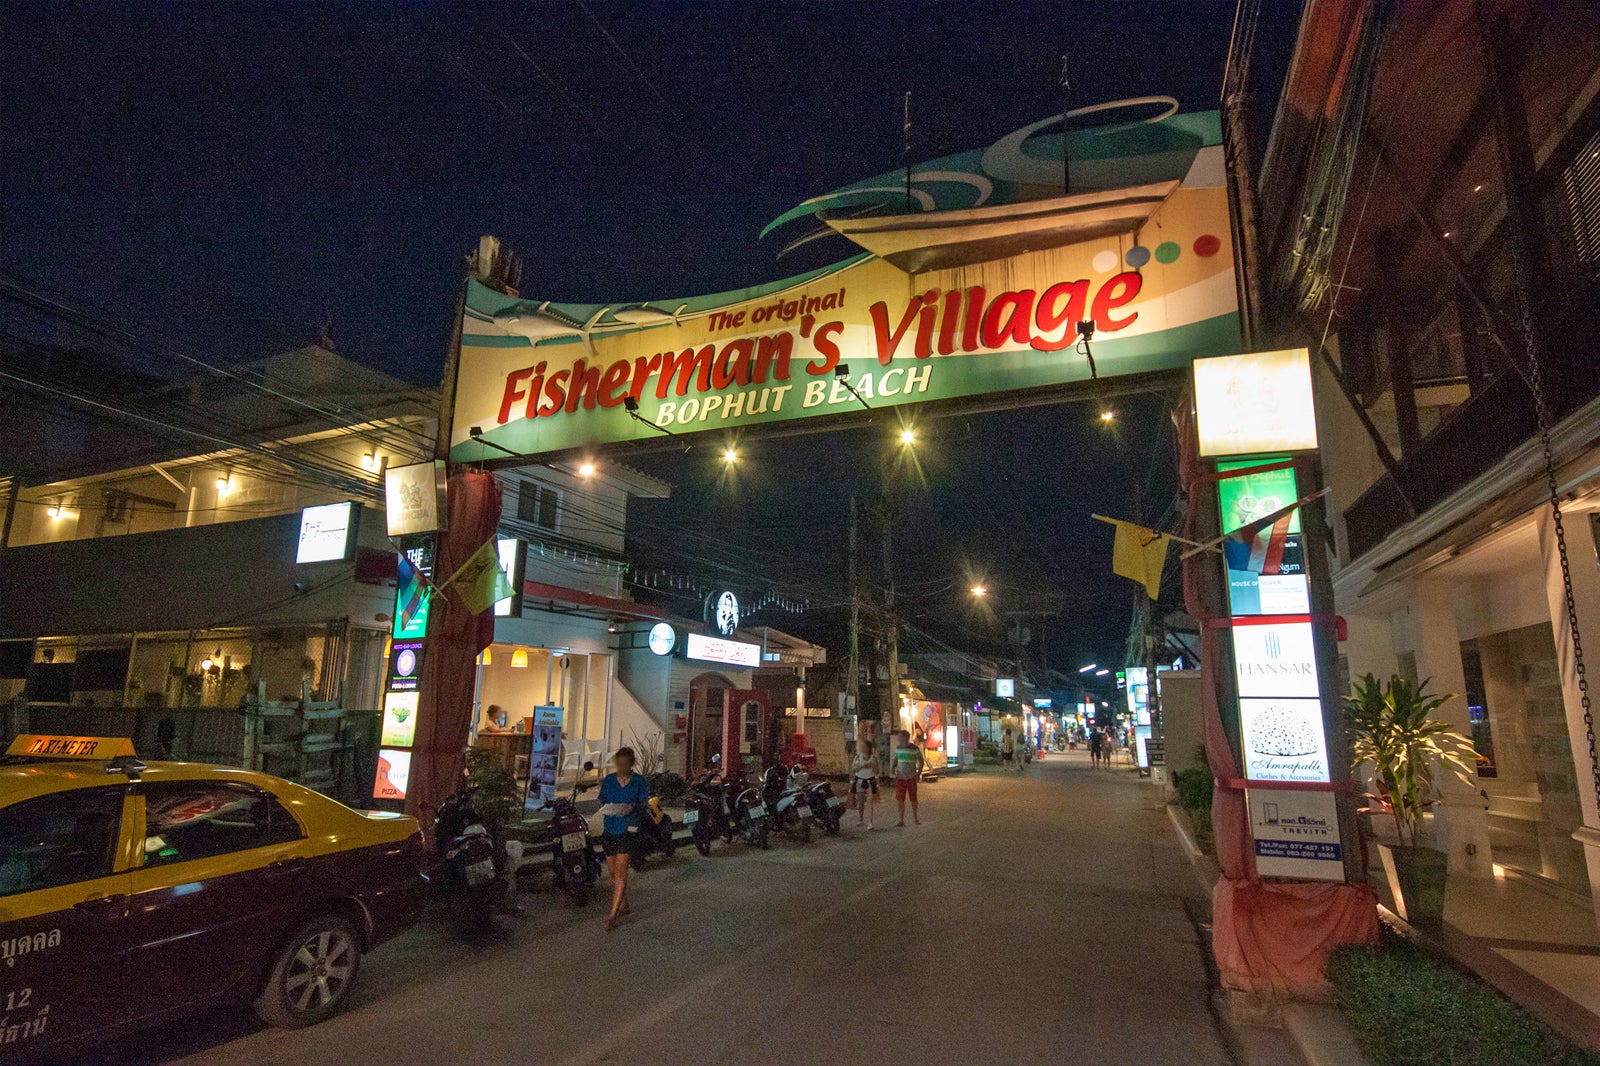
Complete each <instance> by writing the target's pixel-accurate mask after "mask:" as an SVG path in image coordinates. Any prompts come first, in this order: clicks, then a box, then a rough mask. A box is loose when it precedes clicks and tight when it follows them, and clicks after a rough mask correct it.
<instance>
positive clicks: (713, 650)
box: [684, 633, 761, 668]
mask: <svg viewBox="0 0 1600 1066" xmlns="http://www.w3.org/2000/svg"><path fill="white" fill-rule="evenodd" d="M686 645H687V646H686V648H685V650H684V654H685V655H687V656H688V657H689V658H691V659H701V660H704V661H705V662H708V663H726V664H727V665H729V666H749V667H752V668H754V667H757V666H760V665H761V645H759V644H746V643H744V642H743V641H739V640H724V639H723V638H721V637H708V636H706V635H704V634H703V633H690V634H689V637H688V640H687V641H686Z"/></svg>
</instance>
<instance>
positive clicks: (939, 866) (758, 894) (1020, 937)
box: [104, 754, 1256, 1066]
mask: <svg viewBox="0 0 1600 1066" xmlns="http://www.w3.org/2000/svg"><path fill="white" fill-rule="evenodd" d="M922 798H923V809H922V822H923V824H922V825H921V826H920V827H908V828H905V829H896V828H892V823H893V821H894V818H893V815H892V813H890V811H891V809H892V806H893V801H892V797H885V800H886V802H885V803H884V805H883V807H882V808H881V809H880V813H879V817H878V826H879V828H878V829H877V830H876V831H875V832H870V833H868V832H863V831H861V830H858V829H857V828H855V826H854V815H853V814H851V815H849V816H848V821H847V824H846V828H845V831H844V833H843V834H842V835H841V836H839V837H820V836H819V838H818V839H817V840H815V841H813V843H811V844H810V845H805V846H801V845H798V844H795V843H792V842H789V841H785V840H782V839H776V840H775V842H774V845H773V848H772V850H770V851H767V852H753V851H750V850H748V849H747V848H745V847H744V846H742V845H736V846H734V847H723V846H721V845H718V847H717V849H716V850H715V851H714V852H713V853H712V856H711V858H709V859H704V858H701V857H700V856H699V855H698V854H696V853H694V851H693V849H692V848H691V849H688V850H686V851H685V850H680V852H679V853H678V856H677V857H676V858H675V859H673V860H670V861H667V862H665V863H663V861H662V860H660V859H656V860H652V861H651V863H650V864H649V865H647V866H646V868H645V869H643V870H641V871H639V872H637V873H636V875H635V877H636V880H635V883H634V892H633V895H634V899H633V910H634V912H633V915H632V916H631V918H630V919H628V920H627V922H626V924H624V925H623V926H622V928H620V929H618V930H617V931H615V932H612V933H607V932H605V931H604V930H603V929H602V928H601V924H600V919H601V917H602V916H603V914H604V910H603V907H602V905H601V904H600V902H599V899H598V897H597V900H596V902H595V903H593V904H591V905H590V906H589V907H588V908H576V907H573V906H571V905H570V904H568V903H567V902H566V901H565V900H564V899H560V898H558V897H556V896H553V895H549V894H544V893H535V894H531V895H527V896H525V897H524V901H525V903H526V905H527V913H526V914H525V915H524V916H522V917H520V918H517V919H512V920H508V921H507V923H506V930H505V931H504V934H503V935H502V936H500V937H498V938H495V939H493V940H491V941H489V942H487V943H478V944H468V943H463V942H462V941H461V940H459V939H458V938H457V937H456V936H455V935H454V934H453V933H452V932H451V931H450V930H449V928H448V927H446V926H443V925H437V926H435V925H430V926H427V927H424V928H422V929H419V930H416V931H414V932H412V933H410V934H407V935H406V936H405V937H403V938H401V939H400V940H398V941H396V942H394V943H391V944H389V945H385V946H384V947H382V948H380V949H379V950H377V951H376V952H374V953H373V954H372V955H371V956H369V957H368V959H367V962H366V967H365V969H364V972H363V975H362V979H361V984H360V986H359V988H358V989H357V990H356V992H355V993H354V994H353V996H352V1000H351V1002H350V1003H349V1004H348V1005H347V1008H346V1009H345V1011H344V1012H343V1013H342V1014H340V1015H339V1016H338V1017H335V1018H333V1019H332V1020H330V1021H328V1022H326V1023H324V1024H322V1025H320V1026H316V1027H314V1028H311V1029H306V1030H301V1031H297V1032H289V1031H279V1030H270V1029H262V1028H260V1027H259V1026H258V1025H257V1024H256V1023H255V1022H254V1020H253V1018H251V1016H250V1015H249V1014H248V1013H247V1012H245V1011H243V1010H238V1011H233V1010H229V1011H222V1012H213V1013H212V1014H209V1015H207V1016H205V1017H202V1018H198V1019H196V1020H194V1021H192V1022H186V1023H182V1024H179V1025H174V1026H168V1027H166V1028H165V1029H163V1030H160V1031H155V1032H150V1033H146V1034H143V1035H141V1036H136V1037H133V1038H128V1039H124V1040H123V1041H121V1042H120V1045H119V1047H118V1048H114V1049H106V1050H105V1052H104V1054H105V1055H106V1056H107V1057H106V1059H105V1061H117V1062H126V1061H136V1062H150V1063H154V1062H182V1063H192V1064H202V1063H203V1064H206V1066H224V1064H230V1063H239V1064H248V1066H268V1064H280V1063H281V1064H288V1063H335V1062H336V1063H340V1064H341V1066H365V1064H372V1066H396V1064H402V1063H475V1064H499V1063H549V1064H561V1066H578V1064H589V1063H609V1062H619V1063H621V1062H627V1063H818V1062H837V1063H850V1062H874V1063H915V1064H925V1063H942V1062H1006V1063H1027V1062H1050V1063H1062V1062H1083V1063H1140V1064H1152V1063H1183V1064H1201V1066H1203V1064H1208V1063H1228V1062H1231V1061H1237V1059H1236V1056H1235V1055H1234V1054H1231V1053H1230V1042H1229V1039H1228V1038H1227V1037H1226V1036H1225V1035H1224V1033H1223V1031H1222V1030H1221V1029H1220V1027H1219V1025H1218V1023H1217V1022H1216V1020H1215V1019H1214V1017H1213V1015H1212V1013H1211V1011H1210V1009H1209V1007H1208V1002H1209V988H1208V982H1207V974H1206V968H1205V962H1204V957H1203V952H1202V947H1201V940H1200V934H1199V932H1198V931H1197V928H1196V925H1195V923H1194V922H1193V921H1191V919H1190V916H1189V915H1190V914H1191V913H1195V914H1200V915H1202V916H1203V914H1204V907H1203V904H1202V905H1201V906H1200V907H1198V908H1197V907H1195V903H1196V901H1199V900H1203V899H1204V893H1203V889H1202V887H1201V885H1200V884H1199V883H1198V881H1197V880H1196V878H1195V875H1194V874H1193V872H1192V870H1191V868H1190V866H1189V864H1188V862H1187V860H1186V858H1185V856H1184V854H1183V852H1182V850H1181V849H1180V846H1179V844H1178V842H1177V840H1176V838H1175V836H1174V834H1173V831H1172V828H1171V826H1170V824H1169V823H1168V821H1167V818H1166V815H1165V813H1164V812H1163V811H1162V809H1161V807H1160V805H1159V801H1158V799H1157V797H1156V794H1155V790H1154V789H1153V788H1151V787H1150V786H1149V785H1148V784H1144V783H1141V782H1140V781H1139V780H1138V779H1137V778H1136V777H1135V776H1134V775H1133V774H1132V773H1130V772H1128V771H1126V770H1119V771H1105V770H1094V769H1092V768H1091V767H1090V766H1089V765H1088V761H1087V757H1086V756H1084V755H1082V754H1074V755H1060V754H1057V755H1053V756H1051V757H1050V758H1049V759H1047V760H1045V761H1044V762H1042V763H1035V764H1033V766H1032V767H1030V768H1029V769H1028V771H1027V772H1026V773H1025V774H1023V775H1013V774H1002V773H1000V772H999V771H996V770H986V771H980V772H978V773H976V774H971V775H965V776H957V777H950V778H945V779H943V780H941V781H938V782H931V783H924V784H923V785H922ZM1248 1057H1249V1058H1251V1059H1254V1058H1255V1057H1256V1056H1255V1055H1253V1054H1251V1055H1249V1056H1248Z"/></svg>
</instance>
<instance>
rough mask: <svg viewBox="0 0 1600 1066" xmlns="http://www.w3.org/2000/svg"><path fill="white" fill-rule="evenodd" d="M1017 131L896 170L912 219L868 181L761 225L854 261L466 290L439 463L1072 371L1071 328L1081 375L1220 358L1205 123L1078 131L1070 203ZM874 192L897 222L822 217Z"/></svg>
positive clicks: (1214, 213)
mask: <svg viewBox="0 0 1600 1066" xmlns="http://www.w3.org/2000/svg"><path fill="white" fill-rule="evenodd" d="M1030 132H1031V131H1023V134H1024V135H1023V136H1021V137H1013V138H1010V139H1007V140H1006V141H1005V142H1003V145H1002V143H997V145H995V146H992V147H991V148H990V149H987V150H984V151H981V152H969V153H962V154H958V155H955V156H950V157H946V158H945V159H942V160H936V161H933V162H932V163H929V164H926V165H925V166H923V167H921V168H913V173H912V177H911V181H912V185H913V186H914V188H913V193H914V194H915V195H914V197H913V200H914V201H915V202H916V203H918V204H919V206H920V207H921V208H922V212H923V213H914V214H902V213H898V212H901V211H903V208H902V207H900V206H899V205H900V204H901V203H902V200H901V197H900V196H899V195H895V196H887V195H885V194H884V193H883V187H884V185H885V183H886V182H888V179H887V177H886V178H884V179H882V180H878V179H873V180H869V181H868V182H864V183H861V184H859V185H857V186H854V187H850V188H846V189H844V190H840V191H839V192H837V193H834V194H830V195H829V196H825V197H819V198H817V199H816V200H815V201H808V203H809V204H814V205H816V206H814V207H813V208H811V209H810V210H805V209H804V208H805V205H802V208H797V209H796V211H794V212H790V213H789V214H788V215H786V216H784V218H782V219H780V220H778V222H779V223H782V224H787V223H788V222H790V221H796V220H798V219H800V218H808V219H810V221H811V222H813V223H816V222H818V221H819V220H820V221H822V222H826V223H827V225H829V226H831V227H832V228H833V229H835V230H836V231H838V232H839V233H840V234H842V235H843V236H845V237H846V238H848V239H850V240H852V241H854V242H855V243H857V244H858V245H860V246H861V247H862V248H864V249H866V250H867V254H864V255H860V256H857V257H856V258H853V259H849V260H846V261H844V262H842V263H838V264H836V265H834V266H831V267H827V268H824V269H821V270H817V271H813V272H811V273H808V274H803V275H800V276H798V277H792V278H789V279H787V280H784V281H780V282H776V283H773V284H768V285H760V286H754V287H751V288H747V289H741V290H738V291H735V292H727V293H718V294H715V295H711V296H703V297H691V298H685V299H670V300H647V301H644V302H631V301H630V302H618V303H604V304H572V303H567V304H557V303H552V302H550V301H548V300H535V299H529V298H524V297H521V296H520V295H512V294H506V293H501V292H497V291H494V290H493V289H490V288H488V287H486V286H483V285H480V284H478V283H477V282H473V283H471V284H470V285H469V287H468V292H467V303H466V310H465V314H464V317H463V320H462V339H461V354H460V360H459V367H458V371H457V379H456V383H455V385H456V391H455V410H454V418H453V424H452V431H451V458H452V459H454V460H457V461H489V462H496V461H502V462H503V461H507V459H508V458H509V457H507V456H506V455H505V453H504V452H502V451H500V450H499V449H501V448H504V449H507V450H509V451H510V452H513V453H516V454H517V455H531V454H538V453H541V452H549V451H556V450H563V449H570V448H576V447H581V446H590V445H596V444H605V443H613V442H619V441H627V440H634V439H639V438H644V437H653V436H655V435H656V430H654V429H651V428H649V427H648V426H646V425H644V424H643V423H642V422H640V421H638V420H636V419H634V418H632V417H630V413H629V411H628V410H627V408H628V406H629V405H630V403H633V404H637V413H638V415H639V416H640V417H641V418H644V419H647V420H649V421H650V422H654V423H655V424H657V425H658V426H661V427H663V428H666V429H668V430H669V431H670V432H673V433H683V432H694V431H699V430H713V429H728V428H733V427H743V426H749V425H753V424H763V423H771V422H777V421H785V420H791V419H799V418H810V417H817V416H824V415H830V414H844V413H847V412H851V411H858V410H860V406H859V404H860V401H859V400H858V399H857V396H856V395H855V394H853V393H852V392H851V391H850V389H847V388H846V387H845V381H846V380H848V382H849V384H850V385H851V386H853V387H854V390H855V393H858V394H859V395H860V396H861V397H862V398H864V399H865V400H866V401H867V402H868V403H869V404H871V405H872V406H874V407H879V406H893V405H899V404H908V403H919V402H923V401H929V400H946V399H954V398H960V397H969V396H978V395H983V394H987V393H994V392H1005V391H1012V390H1019V389H1032V388H1041V387H1047V386H1059V385H1063V384H1068V383H1072V382H1078V381H1083V380H1086V379H1087V378H1089V376H1090V369H1089V362H1088V360H1087V359H1086V358H1085V357H1084V356H1083V355H1082V354H1079V353H1077V352H1075V351H1074V350H1073V349H1074V348H1075V346H1076V345H1077V344H1078V329H1077V324H1078V323H1079V322H1081V321H1092V322H1093V323H1094V324H1095V335H1094V340H1093V344H1092V351H1093V355H1094V360H1095V365H1096V369H1097V371H1098V373H1099V375H1100V376H1112V375H1124V374H1136V373H1143V372H1149V371H1159V370H1171V369H1175V368H1179V367H1184V366H1187V365H1188V364H1189V363H1190V362H1191V361H1192V360H1194V359H1195V358H1196V357H1200V356H1212V355H1218V354H1221V353H1225V352H1232V351H1237V350H1238V347H1239V331H1238V313H1237V311H1238V304H1237V296H1236V291H1235V283H1234V276H1233V250H1232V245H1231V241H1230V239H1229V233H1230V226H1229V216H1228V203H1227V193H1226V189H1225V188H1224V185H1223V173H1224V168H1223V166H1222V148H1221V137H1220V129H1219V126H1218V122H1217V119H1216V115H1215V114H1214V113H1206V114H1203V115H1176V116H1174V115H1171V114H1170V113H1169V114H1168V115H1166V116H1160V117H1159V121H1154V122H1134V123H1131V124H1128V123H1124V124H1121V125H1116V126H1107V127H1104V128H1103V129H1101V130H1098V131H1095V135H1094V137H1093V138H1092V141H1093V145H1092V153H1093V155H1094V158H1093V160H1092V164H1093V165H1090V162H1089V161H1088V160H1084V161H1080V160H1079V159H1078V158H1077V156H1076V155H1075V157H1074V183H1073V193H1072V195H1070V196H1062V195H1061V194H1060V185H1059V184H1055V185H1051V184H1049V183H1048V182H1047V181H1045V180H1043V178H1042V176H1041V175H1038V174H1035V173H1033V169H1037V164H1038V162H1039V158H1038V157H1039V156H1048V154H1049V152H1050V150H1051V149H1050V147H1049V146H1048V145H1041V146H1037V147H1035V149H1034V152H1033V154H1031V155H1030V154H1028V153H1023V152H1022V147H1023V143H1024V142H1025V141H1027V140H1028V136H1029V135H1030ZM1078 136H1079V134H1078V133H1076V132H1075V133H1074V152H1075V153H1076V152H1077V151H1078V148H1077V144H1076V142H1077V138H1078ZM1057 143H1058V144H1059V138H1057ZM1002 147H1003V149H1004V150H1002ZM1087 150H1088V149H1086V151H1087ZM1054 151H1055V153H1056V159H1057V160H1058V162H1057V163H1056V164H1054V168H1055V169H1054V171H1053V173H1056V174H1059V166H1060V164H1059V159H1060V148H1059V147H1055V148H1054ZM1008 152H1009V153H1011V154H1010V155H1008V154H1007V153H1008ZM1008 160H1009V162H1008ZM1079 162H1083V163H1084V165H1083V166H1082V167H1079V166H1078V163H1079ZM1030 167H1031V168H1033V169H1029V168H1030ZM904 180H905V179H904V175H903V174H901V175H897V176H896V177H895V179H894V182H892V183H890V184H891V185H893V186H894V187H895V188H898V187H899V186H901V185H903V183H904ZM959 196H965V197H966V199H965V200H955V199H952V197H959ZM863 198H866V199H865V200H864V199H863ZM872 198H876V199H877V200H878V201H886V203H883V204H880V206H882V207H884V208H885V209H887V210H889V211H893V212H897V213H895V214H891V215H887V216H885V215H883V214H879V215H876V216H869V217H865V218H862V217H853V218H851V219H850V220H849V221H845V220H843V219H842V217H841V216H840V215H839V213H838V212H833V211H832V208H833V207H835V206H839V207H843V206H849V207H851V208H852V209H853V210H852V211H851V212H850V213H851V214H852V215H853V216H858V215H860V214H861V211H860V208H861V207H862V205H863V203H864V202H867V201H870V200H871V199H872ZM818 212H830V213H820V214H819V213H818ZM776 224H777V223H775V225H776ZM842 368H848V378H847V379H841V378H840V377H839V376H838V375H837V371H839V370H840V369H842ZM475 430H476V431H478V432H479V433H480V434H481V436H480V437H479V438H474V437H473V435H472V434H473V432H474V431H475ZM491 444H492V445H494V446H496V447H490V445H491Z"/></svg>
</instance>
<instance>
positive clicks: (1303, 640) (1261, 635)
mask: <svg viewBox="0 0 1600 1066" xmlns="http://www.w3.org/2000/svg"><path fill="white" fill-rule="evenodd" d="M1233 668H1234V675H1235V677H1236V678H1237V680H1238V683H1239V696H1240V697H1241V698H1249V697H1252V696H1262V697H1276V698H1279V699H1283V698H1300V699H1316V698H1317V697H1318V696H1320V695H1321V689H1320V688H1319V687H1318V685H1317V656H1316V650H1315V646H1314V644H1313V642H1312V639H1311V623H1310V622H1267V623H1263V624H1260V625H1248V624H1240V623H1237V622H1236V623H1235V624H1234V626H1233Z"/></svg>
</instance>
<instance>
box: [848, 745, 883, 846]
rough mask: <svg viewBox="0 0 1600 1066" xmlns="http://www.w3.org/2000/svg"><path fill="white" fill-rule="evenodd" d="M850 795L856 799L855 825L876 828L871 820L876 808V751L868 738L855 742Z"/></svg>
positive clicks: (851, 762) (851, 763) (851, 764)
mask: <svg viewBox="0 0 1600 1066" xmlns="http://www.w3.org/2000/svg"><path fill="white" fill-rule="evenodd" d="M850 795H851V796H853V797H855V801H856V825H861V824H863V823H865V825H866V827H867V828H868V829H874V828H876V826H874V825H873V824H872V821H873V817H874V816H875V815H876V814H877V810H878V753H877V752H876V751H874V750H873V748H872V741H870V740H863V741H861V742H860V743H859V744H857V745H856V754H855V758H853V759H851V760H850Z"/></svg>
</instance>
